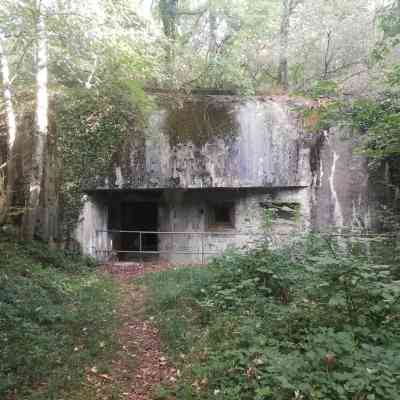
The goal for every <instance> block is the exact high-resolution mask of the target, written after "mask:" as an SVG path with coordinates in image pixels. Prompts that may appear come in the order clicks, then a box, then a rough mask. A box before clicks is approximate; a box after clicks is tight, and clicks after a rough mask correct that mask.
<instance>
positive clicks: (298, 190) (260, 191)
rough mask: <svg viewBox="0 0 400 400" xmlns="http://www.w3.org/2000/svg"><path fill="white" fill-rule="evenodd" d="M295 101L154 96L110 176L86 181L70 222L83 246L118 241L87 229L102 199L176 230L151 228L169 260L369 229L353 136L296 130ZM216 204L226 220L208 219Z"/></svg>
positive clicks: (100, 216)
mask: <svg viewBox="0 0 400 400" xmlns="http://www.w3.org/2000/svg"><path fill="white" fill-rule="evenodd" d="M304 106H306V107H307V106H310V104H307V102H306V101H305V100H293V99H291V98H288V97H274V98H260V97H257V98H250V99H240V98H237V97H229V96H228V97H227V96H194V97H191V98H186V99H184V100H183V101H182V103H181V104H180V105H179V104H178V103H177V102H175V103H174V104H173V106H171V105H168V104H167V105H165V104H162V105H161V106H160V109H159V110H158V111H156V112H154V113H153V114H152V116H151V117H150V121H149V124H148V127H147V130H146V132H142V135H133V136H132V137H131V138H129V140H128V142H127V143H126V144H125V146H124V148H123V149H122V150H121V152H120V154H119V155H118V157H116V158H115V163H114V166H113V172H112V173H111V174H110V176H108V177H100V178H101V179H102V180H103V185H102V186H101V187H98V186H95V187H93V188H92V189H95V190H94V193H96V196H95V197H93V199H92V201H91V203H90V206H88V207H85V210H84V212H83V215H82V221H83V222H82V223H81V225H82V224H85V227H81V228H80V229H82V230H81V233H80V239H79V240H80V241H81V243H84V245H85V246H86V247H85V251H86V252H89V251H91V250H90V249H89V248H90V247H93V246H94V247H98V248H100V247H101V246H103V248H107V250H108V252H109V253H111V252H112V250H113V249H114V250H118V246H119V243H122V242H123V241H121V240H120V239H121V238H118V236H115V235H108V236H107V234H106V236H104V235H103V236H102V237H98V236H96V233H95V230H96V229H103V228H104V226H107V222H106V219H105V213H106V211H105V208H104V204H108V209H109V210H110V207H111V208H116V209H118V207H120V206H119V205H120V204H122V203H123V202H125V203H127V202H128V203H129V207H131V208H132V210H131V211H130V212H133V213H134V212H135V207H136V206H135V204H136V205H137V204H138V203H140V202H141V203H143V202H152V203H154V204H156V206H157V209H158V226H157V229H156V230H157V231H159V232H186V234H176V235H174V236H172V235H165V234H159V235H157V236H158V250H159V251H161V252H162V257H163V258H166V259H168V260H169V261H173V262H200V261H202V256H201V253H204V254H205V255H204V258H208V257H209V256H211V255H213V254H216V253H220V252H222V251H223V250H226V249H227V248H229V247H236V248H239V249H241V248H250V247H252V246H254V245H256V244H257V243H260V241H262V240H265V238H268V240H271V238H272V241H273V244H275V245H279V244H281V243H283V242H284V241H286V240H287V238H290V237H293V236H294V235H295V234H296V233H298V232H304V231H308V230H315V231H331V230H339V231H341V230H345V229H359V230H362V229H366V228H369V227H370V225H371V221H370V214H371V213H370V202H369V195H370V192H371V190H370V188H369V174H368V166H367V160H366V159H365V158H364V157H361V156H357V155H356V154H354V151H353V150H354V148H355V147H356V146H357V142H356V139H355V137H354V136H351V135H348V134H347V133H346V132H344V131H340V130H338V129H334V128H332V129H331V130H330V131H326V132H323V133H314V134H313V133H309V132H306V130H305V128H304V126H305V125H306V124H305V121H304V118H303V117H302V114H301V112H300V111H299V108H301V107H304ZM311 106H312V104H311ZM97 178H99V177H97ZM101 179H100V180H101ZM97 181H99V180H98V179H97ZM107 196H108V197H107ZM99 199H101V201H100V200H99ZM223 203H230V204H232V205H233V213H234V224H233V226H223V227H220V226H219V227H218V226H213V225H212V224H210V223H209V221H210V215H211V214H212V207H213V205H215V204H223ZM96 207H98V209H97V210H95V209H96ZM137 207H138V206H137ZM106 208H107V206H106ZM138 210H139V207H138ZM117 214H118V213H117ZM116 218H117V219H119V220H123V218H124V216H123V215H119V216H118V217H116ZM84 221H86V222H84ZM108 222H110V218H109V221H108ZM111 222H112V225H113V226H115V227H116V228H117V229H118V223H114V224H113V221H111ZM114 222H115V221H114ZM109 225H110V224H109ZM121 226H122V225H121ZM99 227H100V228H99ZM90 232H91V233H90ZM204 232H206V233H207V234H206V235H199V234H200V233H204ZM189 233H190V234H189ZM220 233H224V235H220ZM172 238H173V239H172ZM92 243H95V244H94V245H92ZM191 252H195V253H198V254H189V253H191Z"/></svg>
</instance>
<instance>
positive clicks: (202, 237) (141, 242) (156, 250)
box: [93, 230, 266, 264]
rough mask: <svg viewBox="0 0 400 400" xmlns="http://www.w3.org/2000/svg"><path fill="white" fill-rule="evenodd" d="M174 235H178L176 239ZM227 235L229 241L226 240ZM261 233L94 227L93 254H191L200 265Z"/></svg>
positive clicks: (258, 238)
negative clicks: (134, 229) (102, 228)
mask: <svg viewBox="0 0 400 400" xmlns="http://www.w3.org/2000/svg"><path fill="white" fill-rule="evenodd" d="M178 237H180V238H179V239H178ZM182 237H183V238H182ZM229 238H231V240H229ZM265 238H266V236H265V234H264V233H242V232H236V231H234V232H227V231H224V232H218V231H212V232H206V231H204V232H203V231H201V232H176V231H175V232H161V231H130V230H98V231H96V242H95V245H94V249H93V250H94V253H95V255H96V257H97V258H100V259H106V258H107V257H109V258H111V257H113V256H121V255H136V256H146V255H172V254H174V255H192V256H199V261H201V263H202V264H204V262H205V260H206V258H207V257H209V256H216V255H218V254H221V253H223V252H224V251H225V250H227V249H228V248H235V249H236V250H239V251H240V250H241V249H243V250H244V248H245V247H247V248H248V246H249V245H251V244H252V243H255V241H257V243H260V241H262V240H265Z"/></svg>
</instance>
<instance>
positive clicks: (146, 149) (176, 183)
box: [88, 96, 311, 190]
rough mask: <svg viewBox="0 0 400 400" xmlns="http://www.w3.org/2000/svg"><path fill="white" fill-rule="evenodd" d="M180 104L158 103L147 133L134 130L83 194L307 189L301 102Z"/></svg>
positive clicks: (218, 99) (202, 99)
mask: <svg viewBox="0 0 400 400" xmlns="http://www.w3.org/2000/svg"><path fill="white" fill-rule="evenodd" d="M182 101H183V103H182V104H175V105H171V104H169V105H168V106H165V105H160V108H159V109H158V110H156V111H155V112H154V113H153V114H152V115H151V117H150V118H149V121H148V125H147V128H146V129H145V130H144V131H142V132H138V131H135V132H134V133H133V134H132V135H131V136H130V137H129V138H128V139H127V141H126V142H125V143H124V145H123V148H122V149H121V151H120V152H118V154H116V156H115V159H114V164H113V167H112V170H111V171H110V174H109V176H103V177H97V179H96V180H94V182H96V183H94V184H93V185H92V186H89V187H88V189H89V190H93V189H125V190H127V189H144V188H148V189H149V188H192V189H193V188H207V187H220V188H241V187H249V188H250V187H302V186H308V185H309V184H310V182H311V170H310V165H309V162H308V154H309V152H310V149H309V148H307V147H304V146H302V133H303V128H302V120H301V118H300V115H299V113H298V112H296V107H298V106H299V104H293V103H290V102H288V101H286V100H282V99H279V101H278V100H277V99H271V98H249V99H242V98H238V97H234V96H192V97H190V98H187V99H184V100H182ZM197 108H198V110H197V113H196V112H195V111H196V109H197ZM99 181H102V182H103V184H102V185H100V186H99V185H98V184H97V182H99Z"/></svg>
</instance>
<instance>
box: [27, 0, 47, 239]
mask: <svg viewBox="0 0 400 400" xmlns="http://www.w3.org/2000/svg"><path fill="white" fill-rule="evenodd" d="M41 3H42V4H43V3H44V2H43V0H42V1H41V0H37V8H38V17H37V25H36V26H37V72H36V116H35V130H34V137H33V149H32V168H31V176H30V181H29V199H28V211H27V214H26V219H25V227H24V235H25V238H26V239H28V240H31V239H33V238H34V236H35V235H36V234H38V228H39V226H38V218H39V206H40V195H41V187H42V179H43V172H44V163H45V149H46V141H47V134H48V107H49V104H48V103H49V96H48V87H47V83H48V70H47V68H48V48H47V46H48V45H47V32H46V25H45V18H44V13H43V10H41V9H40V5H41Z"/></svg>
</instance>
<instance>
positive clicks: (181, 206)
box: [78, 188, 298, 263]
mask: <svg viewBox="0 0 400 400" xmlns="http://www.w3.org/2000/svg"><path fill="white" fill-rule="evenodd" d="M278 193H279V191H277V190H275V189H274V190H272V189H266V188H237V189H226V188H224V189H221V188H209V189H186V190H185V189H164V190H151V189H147V190H129V191H120V190H116V191H113V190H107V191H94V192H92V193H90V194H89V195H88V199H87V201H86V206H85V208H86V210H85V218H84V220H83V221H82V223H81V228H82V231H81V235H82V234H84V233H85V232H86V233H87V232H90V231H92V235H93V238H92V239H90V240H87V238H86V241H87V242H91V244H92V245H91V249H86V252H89V253H91V255H92V256H94V257H96V259H98V260H99V261H107V260H110V259H114V260H118V261H131V260H145V261H146V260H158V259H160V260H166V261H170V262H176V263H186V262H194V263H201V262H204V261H206V260H207V259H208V258H210V257H213V256H215V255H217V254H220V253H222V252H223V251H225V250H227V249H228V248H235V249H239V250H240V249H248V248H250V247H252V246H255V245H256V244H258V243H260V241H261V240H264V239H265V238H266V236H265V233H266V228H268V229H270V227H269V226H267V224H266V216H265V204H269V202H271V201H272V200H273V199H274V198H277V196H278ZM295 193H298V190H297V189H296V190H293V194H295ZM284 224H286V225H285V231H286V230H287V229H289V230H292V229H297V227H298V223H297V221H295V222H293V221H292V222H289V221H284ZM284 224H282V223H280V224H278V225H277V226H276V227H275V229H276V228H277V227H280V228H282V227H283V226H284ZM79 232H80V231H78V236H79V234H80V233H79ZM79 240H80V242H81V243H83V240H85V239H84V238H83V237H82V236H81V237H80V238H79Z"/></svg>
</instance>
